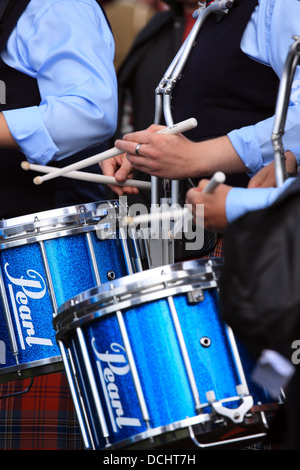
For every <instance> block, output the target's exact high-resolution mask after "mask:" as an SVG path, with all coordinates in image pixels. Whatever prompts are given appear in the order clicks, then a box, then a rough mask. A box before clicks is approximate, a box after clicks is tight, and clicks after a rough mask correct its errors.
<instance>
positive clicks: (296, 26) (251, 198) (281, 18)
mask: <svg viewBox="0 0 300 470" xmlns="http://www.w3.org/2000/svg"><path fill="white" fill-rule="evenodd" d="M293 35H297V36H298V35H300V1H299V0H260V1H259V5H258V6H257V7H256V9H255V10H254V12H253V14H252V17H251V19H250V22H249V23H248V25H247V28H246V30H245V33H244V35H243V39H242V43H241V47H242V50H243V51H244V52H245V53H246V54H248V55H249V56H250V57H252V58H253V59H255V60H258V61H260V62H262V63H264V64H266V65H269V66H270V67H272V68H273V70H274V71H275V72H276V74H277V75H278V77H279V78H281V76H282V72H283V70H284V66H285V62H286V58H287V55H288V51H289V49H290V46H291V45H292V44H293V42H294V39H293ZM257 79H258V80H259V77H258V78H257ZM273 126H274V117H272V118H269V119H267V120H265V121H262V122H259V123H257V124H255V125H253V126H247V127H244V128H241V129H237V130H233V131H232V132H230V133H229V134H228V137H229V138H230V140H231V142H232V144H233V146H234V148H235V150H236V151H237V153H238V155H239V156H240V158H241V159H242V160H243V162H244V163H245V165H246V166H247V168H249V170H250V173H251V174H252V175H253V174H255V173H256V172H257V171H259V170H260V169H261V168H262V167H263V166H266V165H267V164H269V163H270V162H271V161H273V160H274V150H273V146H272V141H271V135H272V132H273ZM284 131H285V133H284V136H283V145H284V148H285V150H292V151H293V153H294V154H295V156H296V158H297V161H298V163H299V164H300V67H298V68H297V71H296V74H295V77H294V80H293V87H292V93H291V96H290V105H289V110H288V114H287V119H286V123H285V130H284ZM292 181H293V179H292V178H290V179H289V180H287V181H286V182H285V183H284V185H283V186H282V187H280V188H253V189H244V188H233V189H232V190H230V191H229V193H228V196H227V199H226V216H227V219H228V221H229V222H233V221H234V220H235V219H237V218H238V217H240V216H242V215H243V214H245V213H246V212H248V211H251V210H257V209H262V208H264V207H267V206H269V205H271V204H272V203H273V202H274V201H275V200H276V199H277V198H278V197H279V195H280V194H281V193H282V192H283V191H284V190H285V188H286V187H287V186H288V185H290V184H291V182H292Z"/></svg>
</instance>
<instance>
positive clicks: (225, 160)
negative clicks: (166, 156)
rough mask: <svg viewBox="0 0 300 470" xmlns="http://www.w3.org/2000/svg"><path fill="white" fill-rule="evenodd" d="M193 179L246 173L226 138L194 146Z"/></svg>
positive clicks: (245, 168)
mask: <svg viewBox="0 0 300 470" xmlns="http://www.w3.org/2000/svg"><path fill="white" fill-rule="evenodd" d="M194 146H195V147H194V153H195V157H194V161H195V166H194V170H193V173H194V174H193V176H194V177H201V176H206V175H212V174H213V173H215V172H216V171H223V172H224V173H240V172H247V171H248V168H247V167H246V166H245V164H244V163H243V161H242V160H241V158H240V157H239V155H238V154H237V152H236V151H235V149H234V147H233V145H232V144H231V142H230V140H229V138H228V137H227V136H223V137H219V138H217V139H212V140H208V141H205V142H199V143H195V144H194Z"/></svg>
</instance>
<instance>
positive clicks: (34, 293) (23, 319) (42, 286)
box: [4, 263, 53, 349]
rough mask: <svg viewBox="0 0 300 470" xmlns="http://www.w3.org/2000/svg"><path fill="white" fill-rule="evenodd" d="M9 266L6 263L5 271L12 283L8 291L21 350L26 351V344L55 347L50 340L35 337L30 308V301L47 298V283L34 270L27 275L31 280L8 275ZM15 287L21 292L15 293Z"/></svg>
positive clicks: (30, 270)
mask: <svg viewBox="0 0 300 470" xmlns="http://www.w3.org/2000/svg"><path fill="white" fill-rule="evenodd" d="M8 266H9V263H6V264H5V266H4V269H5V274H6V276H7V277H8V279H9V281H10V282H11V284H8V290H9V296H10V300H11V305H12V309H13V313H14V318H15V322H16V326H17V331H18V336H19V339H20V344H21V348H22V349H26V344H27V345H28V346H30V347H31V346H33V345H41V346H53V343H52V341H51V340H50V339H47V338H39V337H37V336H35V335H36V332H35V327H34V321H33V318H32V312H31V309H30V307H29V299H32V300H39V299H42V298H43V297H44V296H45V294H46V290H47V289H46V283H45V281H44V280H43V278H42V276H41V275H40V274H39V273H38V272H36V271H34V270H33V269H29V270H28V271H27V273H26V274H27V276H28V277H29V278H30V279H25V278H24V277H23V276H21V277H20V278H14V277H13V276H11V275H10V274H9V273H8ZM14 287H15V288H16V287H19V288H20V290H18V291H17V292H14ZM24 336H25V339H24Z"/></svg>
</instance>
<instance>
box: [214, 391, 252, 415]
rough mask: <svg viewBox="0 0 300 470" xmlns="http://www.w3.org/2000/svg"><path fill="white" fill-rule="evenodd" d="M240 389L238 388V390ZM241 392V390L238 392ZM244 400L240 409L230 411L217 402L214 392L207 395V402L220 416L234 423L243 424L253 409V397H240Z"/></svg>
mask: <svg viewBox="0 0 300 470" xmlns="http://www.w3.org/2000/svg"><path fill="white" fill-rule="evenodd" d="M238 388H239V387H237V389H238ZM237 391H238V392H239V390H237ZM239 396H240V399H241V400H242V403H241V405H240V406H239V407H238V408H235V409H230V408H226V407H225V406H223V404H222V403H221V402H220V401H217V400H216V396H215V393H214V391H209V392H207V393H206V397H207V401H208V403H209V405H210V407H211V408H212V410H213V411H215V412H216V413H217V414H218V415H221V416H225V417H226V418H229V419H230V420H231V421H233V422H234V423H242V422H243V420H244V416H245V415H246V413H248V411H249V410H250V409H251V408H252V407H253V397H252V396H251V395H247V396H243V395H239Z"/></svg>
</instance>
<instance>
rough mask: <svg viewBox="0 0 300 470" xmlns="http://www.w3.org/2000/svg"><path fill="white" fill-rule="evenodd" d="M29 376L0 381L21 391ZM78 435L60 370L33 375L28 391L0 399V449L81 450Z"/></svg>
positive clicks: (2, 390)
mask: <svg viewBox="0 0 300 470" xmlns="http://www.w3.org/2000/svg"><path fill="white" fill-rule="evenodd" d="M29 383H30V380H29V379H26V380H25V379H24V380H18V381H15V382H10V383H7V384H1V385H0V395H1V396H3V395H7V394H12V393H16V392H19V391H22V390H24V389H26V388H27V387H28V385H29ZM82 449H83V444H82V438H81V432H80V428H79V425H78V422H77V417H76V414H75V410H74V405H73V401H72V398H71V395H70V391H69V385H68V382H67V379H66V376H65V374H64V373H63V372H59V373H54V374H49V375H44V376H40V377H35V378H34V383H33V386H32V388H31V389H30V391H28V392H26V393H25V394H23V395H21V396H17V397H9V398H2V399H0V450H82Z"/></svg>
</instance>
